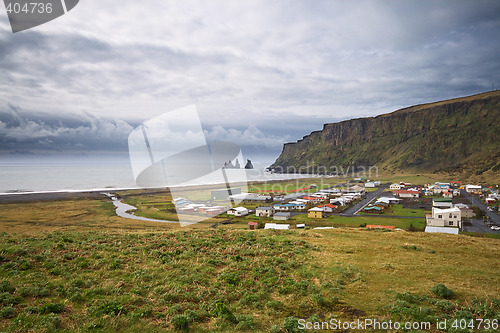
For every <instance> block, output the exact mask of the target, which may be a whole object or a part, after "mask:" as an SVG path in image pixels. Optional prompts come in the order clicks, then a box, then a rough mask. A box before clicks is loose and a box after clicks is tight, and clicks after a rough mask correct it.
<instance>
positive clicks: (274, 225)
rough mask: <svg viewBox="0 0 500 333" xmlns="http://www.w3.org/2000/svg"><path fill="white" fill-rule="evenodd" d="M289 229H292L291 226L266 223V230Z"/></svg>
mask: <svg viewBox="0 0 500 333" xmlns="http://www.w3.org/2000/svg"><path fill="white" fill-rule="evenodd" d="M289 228H290V225H289V224H278V223H266V224H265V225H264V229H277V230H287V229H289Z"/></svg>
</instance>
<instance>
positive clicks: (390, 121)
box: [271, 90, 500, 179]
mask: <svg viewBox="0 0 500 333" xmlns="http://www.w3.org/2000/svg"><path fill="white" fill-rule="evenodd" d="M499 116H500V91H498V90H496V91H490V92H486V93H482V94H477V95H472V96H467V97H461V98H454V99H450V100H445V101H439V102H433V103H427V104H421V105H415V106H411V107H407V108H404V109H400V110H397V111H394V112H391V113H387V114H383V115H379V116H376V117H367V118H357V119H351V120H345V121H341V122H338V123H329V124H325V125H324V126H323V129H322V130H321V131H314V132H312V133H311V134H309V135H306V136H304V137H303V138H302V139H301V140H298V141H297V142H293V143H285V144H284V146H283V151H282V152H281V154H280V156H279V157H278V159H277V160H276V161H275V162H274V163H273V164H272V165H271V168H274V169H275V170H277V171H278V172H280V171H281V172H287V170H293V168H295V170H301V171H303V172H305V171H306V170H307V172H318V171H320V172H322V170H325V169H326V170H335V167H337V168H339V167H344V169H345V168H346V167H347V166H356V167H365V168H366V167H369V166H374V165H376V166H377V167H378V168H379V170H381V171H388V172H397V171H408V172H445V173H449V174H452V175H456V176H461V177H468V176H481V175H482V176H484V177H486V178H487V179H492V178H494V179H498V178H499V177H498V175H499V174H500V121H499ZM319 166H321V167H322V168H318V167H319ZM323 172H324V171H323Z"/></svg>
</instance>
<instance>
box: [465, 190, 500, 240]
mask: <svg viewBox="0 0 500 333" xmlns="http://www.w3.org/2000/svg"><path fill="white" fill-rule="evenodd" d="M460 192H461V193H462V195H463V196H464V197H465V198H466V199H468V200H469V201H470V203H471V205H473V206H477V207H479V209H481V210H482V211H483V213H484V215H486V216H488V217H489V218H490V219H491V220H492V221H493V223H495V224H496V225H498V226H500V215H498V214H497V213H496V212H490V211H489V210H488V209H487V206H486V204H485V203H483V202H482V201H481V200H479V198H476V197H475V196H474V195H470V194H469V193H467V192H466V191H465V190H460ZM490 231H491V230H490Z"/></svg>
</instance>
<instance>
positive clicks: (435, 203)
mask: <svg viewBox="0 0 500 333" xmlns="http://www.w3.org/2000/svg"><path fill="white" fill-rule="evenodd" d="M432 207H436V208H452V207H453V200H452V199H450V198H434V199H432Z"/></svg>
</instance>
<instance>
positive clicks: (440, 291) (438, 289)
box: [431, 283, 455, 299]
mask: <svg viewBox="0 0 500 333" xmlns="http://www.w3.org/2000/svg"><path fill="white" fill-rule="evenodd" d="M431 291H432V292H433V293H434V295H436V296H438V297H440V298H444V299H450V298H453V296H454V295H455V293H454V292H453V291H452V290H451V289H448V288H447V287H446V286H445V285H444V284H442V283H439V284H436V285H435V286H434V287H432V289H431Z"/></svg>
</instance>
